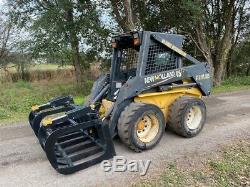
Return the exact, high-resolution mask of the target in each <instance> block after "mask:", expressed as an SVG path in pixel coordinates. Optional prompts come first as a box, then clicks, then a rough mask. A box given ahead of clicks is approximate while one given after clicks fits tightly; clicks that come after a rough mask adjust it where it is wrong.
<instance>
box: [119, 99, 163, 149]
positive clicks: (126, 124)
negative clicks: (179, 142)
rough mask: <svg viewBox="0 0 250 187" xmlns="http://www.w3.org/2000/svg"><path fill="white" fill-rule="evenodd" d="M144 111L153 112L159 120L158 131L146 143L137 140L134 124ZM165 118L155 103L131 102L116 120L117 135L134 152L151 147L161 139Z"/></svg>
mask: <svg viewBox="0 0 250 187" xmlns="http://www.w3.org/2000/svg"><path fill="white" fill-rule="evenodd" d="M145 113H151V114H152V113H154V114H155V116H156V117H157V119H158V121H159V126H160V127H159V131H158V133H157V135H156V137H155V138H154V139H153V140H152V141H151V142H148V143H144V142H142V141H140V140H139V138H138V137H137V134H136V130H135V126H136V125H137V122H138V120H139V119H140V118H141V117H142V116H143V115H144V114H145ZM165 126H166V125H165V119H164V115H163V113H162V111H161V110H160V109H159V108H158V107H157V106H155V105H151V104H145V103H131V104H130V105H128V106H127V107H126V108H125V110H124V111H123V112H122V113H121V115H120V118H119V120H118V125H117V128H118V135H119V137H120V139H121V140H122V142H123V143H124V144H125V145H127V146H128V147H129V148H130V149H132V150H133V151H135V152H141V151H142V150H146V149H151V148H153V147H154V146H155V145H156V144H157V143H158V142H159V141H160V139H161V137H162V135H163V133H164V130H165Z"/></svg>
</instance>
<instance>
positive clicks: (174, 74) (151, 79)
mask: <svg viewBox="0 0 250 187" xmlns="http://www.w3.org/2000/svg"><path fill="white" fill-rule="evenodd" d="M182 74H183V70H182V69H179V70H174V71H169V72H165V73H160V74H156V75H151V76H148V77H145V78H144V82H145V84H150V83H160V82H164V81H166V80H169V79H173V78H179V77H182Z"/></svg>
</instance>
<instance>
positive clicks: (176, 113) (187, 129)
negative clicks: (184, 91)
mask: <svg viewBox="0 0 250 187" xmlns="http://www.w3.org/2000/svg"><path fill="white" fill-rule="evenodd" d="M205 121H206V105H205V103H204V102H203V101H202V100H201V99H198V98H194V97H187V96H182V97H180V98H178V99H177V100H176V101H175V102H174V103H173V104H172V105H171V106H170V110H169V116H168V125H169V127H170V128H171V129H172V130H173V131H174V132H175V133H176V134H178V135H180V136H183V137H187V138H190V137H194V136H196V135H198V134H199V133H200V132H201V130H202V128H203V127H204V124H205Z"/></svg>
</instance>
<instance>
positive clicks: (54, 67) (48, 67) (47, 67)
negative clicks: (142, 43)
mask: <svg viewBox="0 0 250 187" xmlns="http://www.w3.org/2000/svg"><path fill="white" fill-rule="evenodd" d="M7 67H8V68H7V69H8V71H9V72H12V73H14V72H16V71H17V69H16V67H15V66H14V65H13V64H9V65H8V66H7ZM27 67H28V70H29V71H34V70H40V71H46V70H57V69H71V68H73V66H71V65H64V66H60V65H58V64H30V65H28V66H27ZM3 72H4V70H3V69H0V74H1V73H3Z"/></svg>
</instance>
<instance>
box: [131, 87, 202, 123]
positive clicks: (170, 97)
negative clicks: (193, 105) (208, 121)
mask: <svg viewBox="0 0 250 187" xmlns="http://www.w3.org/2000/svg"><path fill="white" fill-rule="evenodd" d="M184 95H185V96H192V97H198V98H201V96H202V93H201V91H200V90H199V89H198V88H175V89H172V90H169V91H164V92H154V93H146V94H140V95H138V96H137V97H135V98H134V102H141V103H148V104H153V105H156V106H158V107H159V108H160V109H161V110H162V112H163V114H164V116H165V119H166V122H167V120H168V119H167V117H168V110H169V106H170V105H171V104H172V103H173V102H174V101H175V100H176V99H177V98H178V97H180V96H184Z"/></svg>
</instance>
